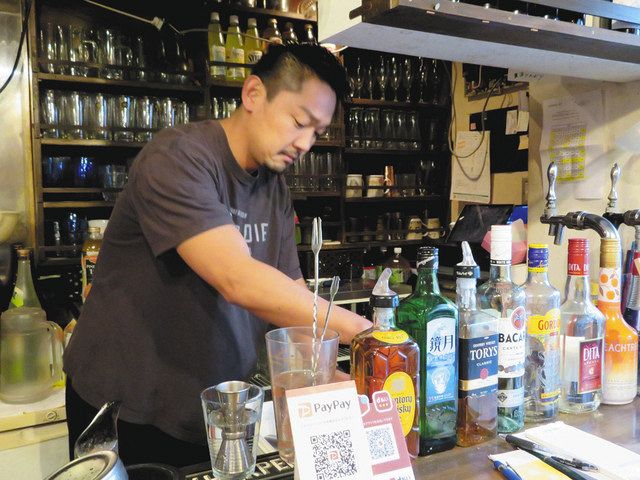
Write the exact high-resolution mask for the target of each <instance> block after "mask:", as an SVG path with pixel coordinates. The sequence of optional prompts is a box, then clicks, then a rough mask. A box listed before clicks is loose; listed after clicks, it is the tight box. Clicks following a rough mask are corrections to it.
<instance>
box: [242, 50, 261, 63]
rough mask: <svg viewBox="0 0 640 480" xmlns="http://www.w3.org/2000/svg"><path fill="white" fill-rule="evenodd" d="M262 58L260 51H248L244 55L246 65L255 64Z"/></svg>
mask: <svg viewBox="0 0 640 480" xmlns="http://www.w3.org/2000/svg"><path fill="white" fill-rule="evenodd" d="M261 58H262V52H261V51H260V50H249V51H248V52H247V54H246V63H248V64H251V65H253V64H255V63H258V60H260V59H261Z"/></svg>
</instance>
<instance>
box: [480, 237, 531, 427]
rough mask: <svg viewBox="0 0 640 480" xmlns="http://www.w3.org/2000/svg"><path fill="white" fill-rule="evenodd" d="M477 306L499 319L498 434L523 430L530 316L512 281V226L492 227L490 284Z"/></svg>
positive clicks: (488, 281) (487, 283)
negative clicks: (527, 331)
mask: <svg viewBox="0 0 640 480" xmlns="http://www.w3.org/2000/svg"><path fill="white" fill-rule="evenodd" d="M478 303H479V305H480V308H481V309H482V310H484V311H485V312H486V313H488V314H490V315H492V316H494V317H496V318H497V319H498V432H499V433H511V432H515V431H517V430H520V429H521V428H522V427H523V426H524V383H523V380H524V359H525V333H526V326H527V312H526V310H525V294H524V290H523V289H522V288H520V287H519V286H518V285H516V284H515V283H513V282H512V281H511V226H510V225H493V226H492V227H491V265H490V269H489V280H487V282H485V283H484V284H482V285H481V286H480V287H479V288H478Z"/></svg>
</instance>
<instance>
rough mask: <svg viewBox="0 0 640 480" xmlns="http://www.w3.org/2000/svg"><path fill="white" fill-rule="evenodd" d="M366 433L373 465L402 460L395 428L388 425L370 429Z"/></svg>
mask: <svg viewBox="0 0 640 480" xmlns="http://www.w3.org/2000/svg"><path fill="white" fill-rule="evenodd" d="M366 433H367V440H368V441H369V453H370V454H371V463H372V464H373V465H377V464H379V463H383V462H389V461H391V460H397V459H399V458H400V453H399V452H398V447H397V445H396V442H395V441H394V436H393V426H391V425H390V424H388V423H387V424H384V425H380V426H377V427H370V428H367V429H366Z"/></svg>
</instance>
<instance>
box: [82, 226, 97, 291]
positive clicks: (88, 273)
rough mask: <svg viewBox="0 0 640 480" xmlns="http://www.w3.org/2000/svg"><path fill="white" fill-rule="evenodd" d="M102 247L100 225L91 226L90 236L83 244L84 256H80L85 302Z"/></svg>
mask: <svg viewBox="0 0 640 480" xmlns="http://www.w3.org/2000/svg"><path fill="white" fill-rule="evenodd" d="M100 247H102V235H101V234H100V227H89V237H88V238H87V239H86V240H85V241H84V244H83V245H82V256H81V257H80V264H81V267H82V301H83V302H84V301H85V300H86V299H87V295H89V291H90V290H91V283H92V282H93V275H94V272H95V268H96V263H97V262H98V255H99V254H100Z"/></svg>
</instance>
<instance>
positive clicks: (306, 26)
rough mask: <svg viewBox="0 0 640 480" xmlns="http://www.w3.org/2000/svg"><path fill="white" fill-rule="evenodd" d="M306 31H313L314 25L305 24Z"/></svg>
mask: <svg viewBox="0 0 640 480" xmlns="http://www.w3.org/2000/svg"><path fill="white" fill-rule="evenodd" d="M304 29H305V30H309V29H311V30H313V25H311V24H310V23H305V24H304Z"/></svg>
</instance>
